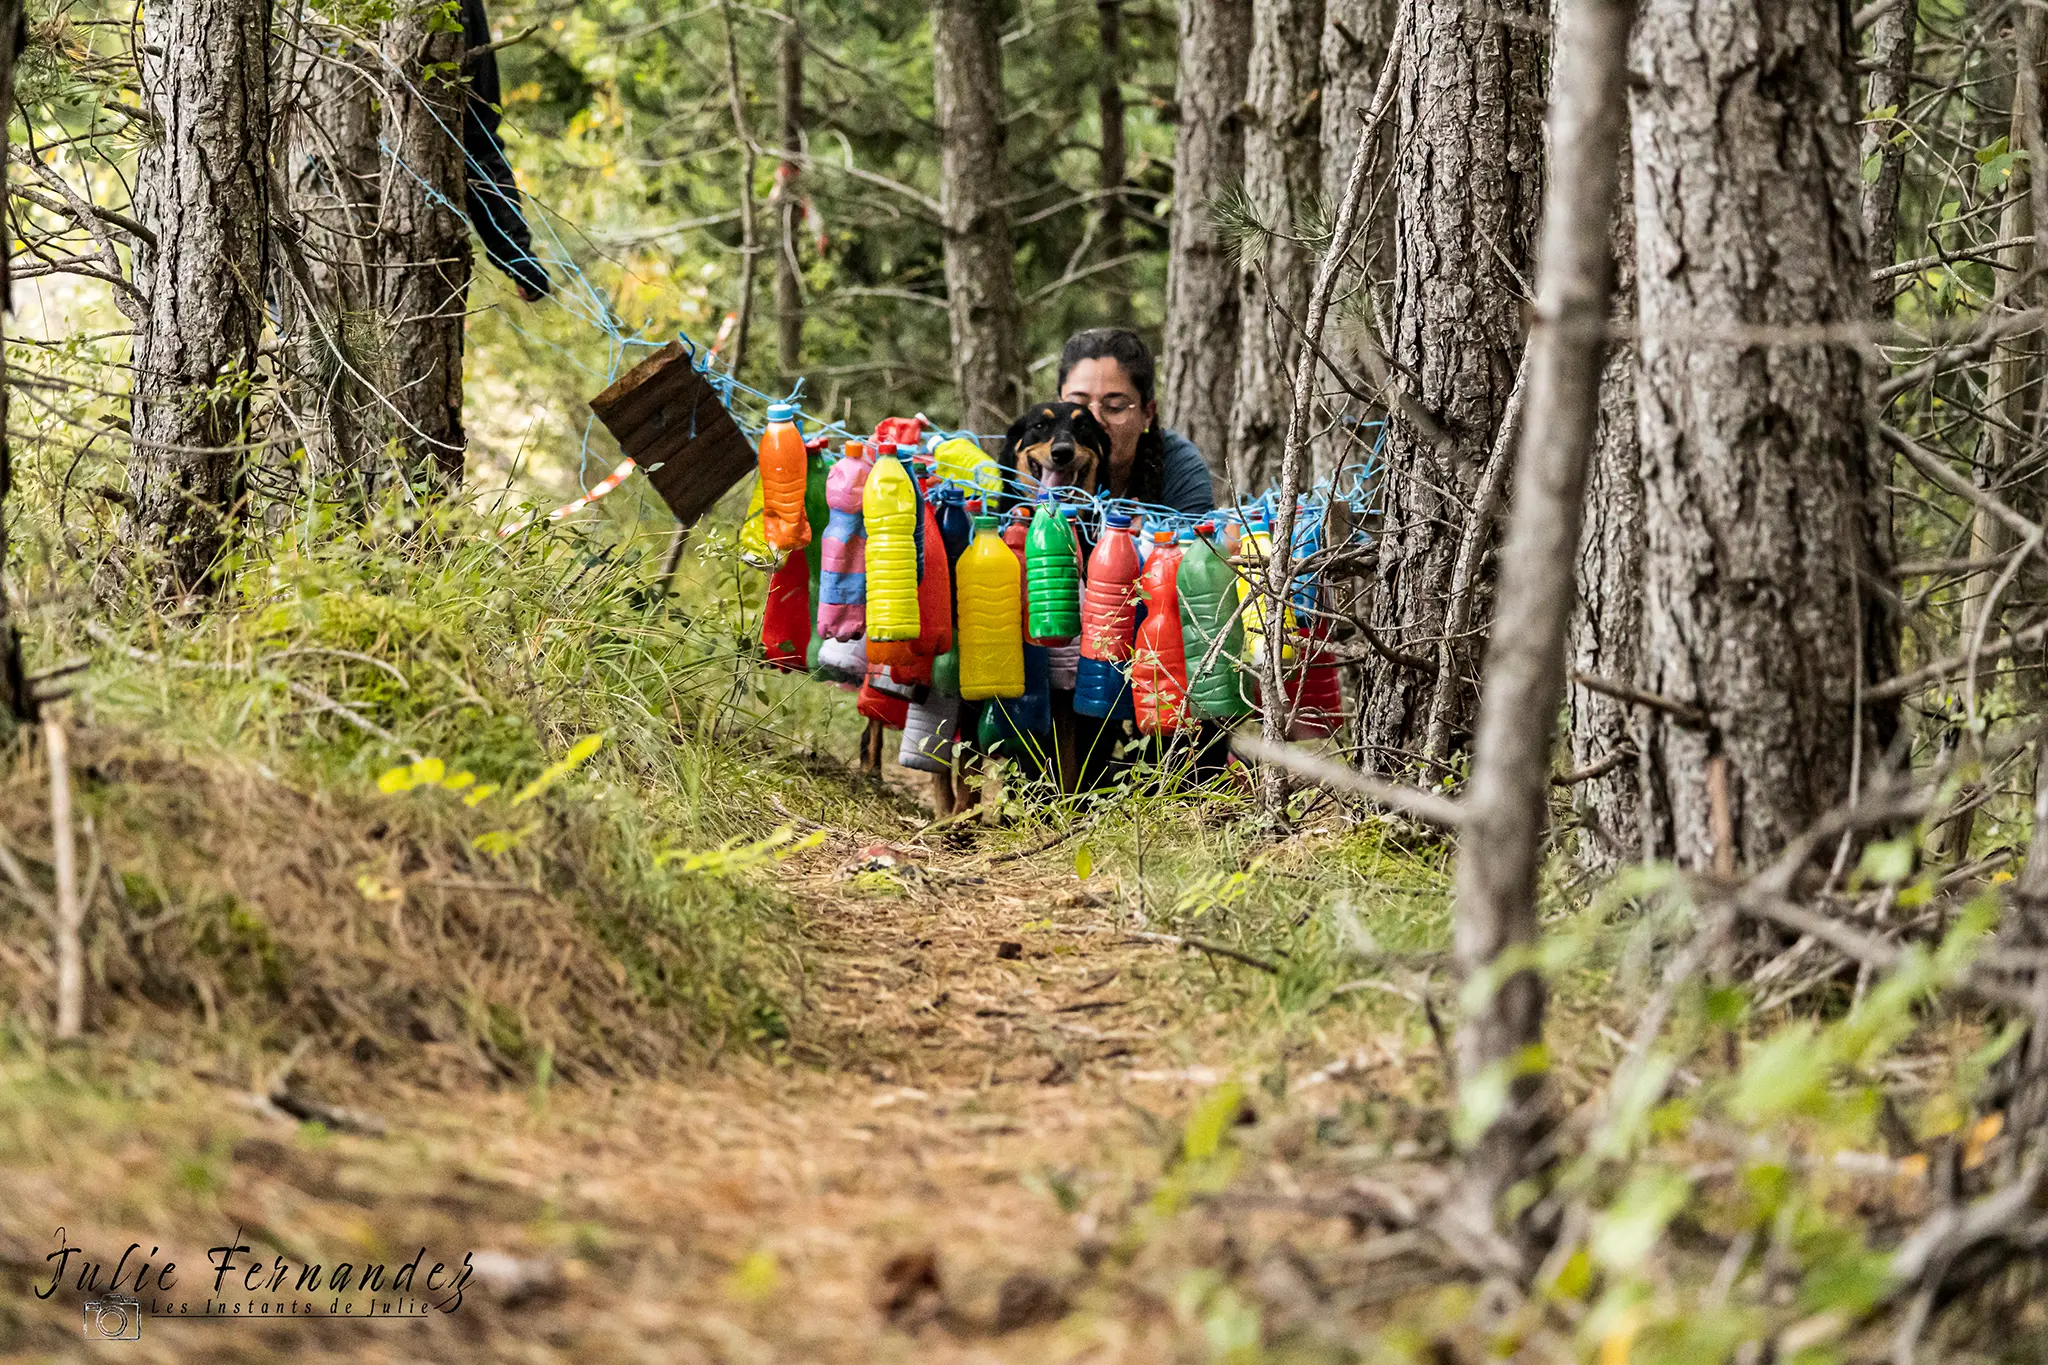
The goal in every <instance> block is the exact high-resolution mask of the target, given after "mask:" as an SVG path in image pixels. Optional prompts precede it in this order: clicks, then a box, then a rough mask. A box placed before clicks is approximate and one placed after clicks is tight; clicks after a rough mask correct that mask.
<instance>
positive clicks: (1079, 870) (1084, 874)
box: [1074, 844, 1095, 882]
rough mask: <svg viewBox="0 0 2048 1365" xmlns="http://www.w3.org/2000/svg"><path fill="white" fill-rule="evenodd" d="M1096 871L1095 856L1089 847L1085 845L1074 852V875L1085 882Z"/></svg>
mask: <svg viewBox="0 0 2048 1365" xmlns="http://www.w3.org/2000/svg"><path fill="white" fill-rule="evenodd" d="M1094 871H1095V855H1094V854H1093V853H1091V852H1090V851H1089V849H1088V845H1086V844H1083V845H1081V847H1079V848H1077V849H1075V850H1074V875H1075V876H1076V877H1079V878H1080V879H1081V880H1082V881H1084V882H1085V881H1087V880H1088V878H1089V875H1090V874H1092V873H1093V872H1094Z"/></svg>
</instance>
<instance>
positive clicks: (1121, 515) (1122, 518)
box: [1105, 512, 1131, 529]
mask: <svg viewBox="0 0 2048 1365" xmlns="http://www.w3.org/2000/svg"><path fill="white" fill-rule="evenodd" d="M1105 520H1107V521H1108V522H1109V524H1110V525H1111V526H1115V527H1118V528H1119V529H1121V528H1122V527H1125V526H1129V525H1130V524H1131V514H1130V513H1129V512H1111V513H1110V514H1109V516H1108V517H1107V518H1105Z"/></svg>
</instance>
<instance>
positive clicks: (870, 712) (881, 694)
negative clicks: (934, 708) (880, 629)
mask: <svg viewBox="0 0 2048 1365" xmlns="http://www.w3.org/2000/svg"><path fill="white" fill-rule="evenodd" d="M854 709H855V710H856V711H858V712H860V714H861V715H862V716H864V717H865V718H867V719H868V720H878V721H880V722H881V723H882V727H883V728H884V729H887V730H901V729H902V728H903V726H904V724H905V723H906V722H907V721H908V720H909V719H910V694H909V690H908V689H907V688H904V687H903V686H902V685H901V684H900V683H898V682H896V681H895V680H894V679H893V678H891V677H890V676H889V670H888V669H887V668H878V667H876V666H875V665H872V664H870V665H869V666H868V676H867V678H866V680H865V681H863V682H862V683H861V685H860V696H859V698H858V699H857V700H856V702H855V703H854Z"/></svg>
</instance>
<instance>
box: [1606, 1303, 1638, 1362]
mask: <svg viewBox="0 0 2048 1365" xmlns="http://www.w3.org/2000/svg"><path fill="white" fill-rule="evenodd" d="M1641 1323H1642V1314H1641V1313H1639V1312H1638V1311H1637V1310H1636V1309H1634V1308H1628V1309H1625V1310H1624V1311H1623V1312H1622V1315H1621V1318H1620V1320H1619V1321H1617V1322H1616V1323H1615V1324H1614V1330H1613V1331H1611V1332H1609V1333H1608V1334H1607V1335H1606V1336H1605V1337H1603V1338H1601V1341H1600V1365H1628V1353H1629V1349H1630V1348H1631V1347H1633V1346H1634V1345H1635V1343H1636V1328H1637V1327H1638V1326H1640V1325H1641Z"/></svg>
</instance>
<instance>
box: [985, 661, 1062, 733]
mask: <svg viewBox="0 0 2048 1365" xmlns="http://www.w3.org/2000/svg"><path fill="white" fill-rule="evenodd" d="M1023 653H1024V690H1023V692H1022V693H1020V694H1019V695H1017V696H1014V697H997V698H994V699H993V700H990V701H988V702H985V703H983V704H982V709H981V723H980V726H979V728H978V730H977V738H978V739H979V742H980V747H981V749H982V750H983V751H984V752H985V753H991V754H1012V755H1017V754H1024V753H1036V754H1038V755H1040V756H1043V755H1045V754H1047V753H1049V752H1050V751H1051V748H1052V686H1051V679H1050V677H1049V676H1048V673H1047V668H1046V654H1047V649H1046V646H1044V645H1033V644H1027V645H1025V646H1024V651H1023Z"/></svg>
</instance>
